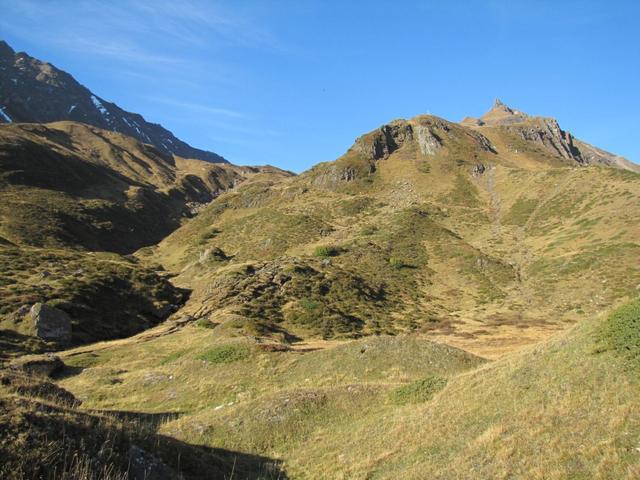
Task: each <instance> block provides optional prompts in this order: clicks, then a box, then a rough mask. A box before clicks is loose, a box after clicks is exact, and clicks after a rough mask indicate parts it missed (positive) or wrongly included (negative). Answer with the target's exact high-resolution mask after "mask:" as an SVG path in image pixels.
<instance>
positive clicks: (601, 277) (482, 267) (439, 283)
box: [147, 116, 640, 356]
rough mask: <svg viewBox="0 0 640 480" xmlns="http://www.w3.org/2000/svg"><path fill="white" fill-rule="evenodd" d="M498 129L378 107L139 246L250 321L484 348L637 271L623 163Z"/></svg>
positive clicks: (565, 316) (304, 332)
mask: <svg viewBox="0 0 640 480" xmlns="http://www.w3.org/2000/svg"><path fill="white" fill-rule="evenodd" d="M487 128H491V131H488V130H487ZM483 132H484V133H487V135H486V136H485V135H484V133H483ZM512 140H513V133H512V132H510V131H508V130H503V129H501V128H499V127H482V128H475V127H474V128H470V127H464V126H461V125H458V124H453V123H450V122H447V121H445V120H442V119H439V118H437V117H430V116H421V117H416V118H415V119H412V120H409V121H404V120H399V121H395V122H392V123H390V124H389V125H385V126H383V127H381V128H380V129H378V130H376V131H374V132H371V133H369V134H367V135H364V136H363V137H361V138H359V139H358V140H357V141H356V143H355V144H354V146H353V147H352V148H351V149H350V150H349V151H348V152H347V153H346V154H345V155H344V156H343V157H341V158H340V159H338V160H336V161H335V162H330V163H326V164H320V165H318V166H316V167H314V168H312V169H311V170H309V171H308V172H305V173H303V174H302V175H300V176H298V177H295V178H288V179H284V180H283V179H282V178H275V179H274V178H269V177H264V176H263V177H262V178H260V179H258V178H257V177H256V178H255V179H254V181H253V182H251V183H247V184H245V185H243V186H241V187H240V188H239V189H237V190H234V191H233V192H229V193H227V194H225V195H223V196H221V197H220V198H218V199H216V200H215V201H214V202H212V203H211V204H210V205H209V206H208V207H207V208H206V209H204V210H203V211H202V213H201V214H200V215H199V216H198V217H197V218H195V219H194V220H192V221H190V222H189V223H187V224H186V225H184V226H183V227H182V228H181V229H179V230H177V231H176V232H175V233H174V234H172V235H170V236H169V237H168V238H166V239H165V240H163V241H162V242H161V243H160V245H159V246H158V248H156V249H155V250H154V251H153V252H147V254H148V255H150V256H152V255H156V256H155V257H154V258H156V259H158V261H160V262H161V263H163V264H164V265H165V266H166V267H167V268H168V269H171V270H175V271H179V272H181V275H180V276H179V277H178V278H177V279H176V281H177V282H178V283H179V284H180V285H182V286H185V287H189V288H193V289H194V294H193V296H192V299H191V301H190V303H189V304H188V305H187V307H186V310H185V311H186V312H188V313H190V314H192V315H194V316H196V317H203V318H204V317H206V318H211V319H212V320H213V321H215V322H222V323H225V322H227V321H228V320H229V319H232V323H233V325H235V326H236V327H239V328H240V329H244V330H245V331H248V332H251V333H252V334H258V335H262V334H269V333H274V332H276V333H277V332H279V333H280V334H284V335H285V336H286V335H290V336H296V335H297V336H302V337H305V336H309V335H311V336H324V337H325V338H333V337H341V336H347V337H348V336H353V335H360V334H368V333H375V332H383V333H384V332H386V333H397V332H408V331H419V332H429V333H430V334H431V335H434V336H435V337H436V338H441V339H446V341H447V342H450V343H452V344H454V345H458V346H462V347H463V348H471V349H472V350H473V351H476V352H478V353H481V354H483V355H490V356H492V355H493V356H495V355H500V354H501V353H503V352H504V351H508V350H509V349H512V348H514V347H517V346H520V345H523V344H527V343H531V342H534V341H536V340H538V339H540V338H542V337H545V336H547V335H548V334H549V333H550V332H551V331H554V330H557V329H560V328H564V327H563V325H564V324H565V323H566V322H575V321H577V320H579V319H581V318H584V316H585V315H589V314H593V313H595V312H598V311H600V310H601V309H603V308H606V307H607V306H609V305H611V304H612V303H614V302H616V301H618V300H620V299H624V298H629V296H630V295H633V294H634V293H635V292H636V291H637V290H636V288H637V285H639V284H640V261H639V260H640V246H638V244H637V243H636V242H637V238H638V235H639V234H640V211H639V210H638V208H637V205H639V204H640V175H638V174H636V173H633V172H631V171H628V170H623V169H619V168H614V167H609V166H600V165H591V166H585V165H583V164H580V163H578V162H577V161H575V160H572V159H567V158H564V157H562V156H561V155H559V154H554V153H553V152H554V150H552V149H550V147H549V148H548V147H547V146H545V145H544V144H538V143H536V142H534V141H524V140H522V141H521V142H520V144H519V145H518V149H517V153H515V151H514V150H512V149H510V148H507V145H510V142H511V141H512Z"/></svg>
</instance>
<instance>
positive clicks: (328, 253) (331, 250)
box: [313, 245, 340, 258]
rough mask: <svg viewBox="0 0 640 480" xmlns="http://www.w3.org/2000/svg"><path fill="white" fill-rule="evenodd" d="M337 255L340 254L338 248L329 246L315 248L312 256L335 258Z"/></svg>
mask: <svg viewBox="0 0 640 480" xmlns="http://www.w3.org/2000/svg"><path fill="white" fill-rule="evenodd" d="M338 253H340V251H339V249H338V248H336V247H334V246H331V245H323V246H319V247H316V248H315V250H314V251H313V256H314V257H321V258H327V257H335V256H336V255H338Z"/></svg>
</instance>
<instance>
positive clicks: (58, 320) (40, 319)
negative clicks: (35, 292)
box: [30, 303, 71, 344]
mask: <svg viewBox="0 0 640 480" xmlns="http://www.w3.org/2000/svg"><path fill="white" fill-rule="evenodd" d="M30 315H31V319H32V320H33V323H34V326H35V328H36V335H37V336H38V337H40V338H42V339H43V340H51V341H54V342H58V343H63V344H64V343H69V342H71V317H69V314H67V312H65V311H63V310H60V309H58V308H55V307H51V306H49V305H47V304H45V303H36V304H34V305H33V306H32V307H31V310H30Z"/></svg>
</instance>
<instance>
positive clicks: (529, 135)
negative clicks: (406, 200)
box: [460, 98, 640, 172]
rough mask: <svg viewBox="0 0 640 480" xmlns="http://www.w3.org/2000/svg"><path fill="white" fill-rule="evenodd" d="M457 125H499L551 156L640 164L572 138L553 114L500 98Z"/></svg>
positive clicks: (623, 165)
mask: <svg viewBox="0 0 640 480" xmlns="http://www.w3.org/2000/svg"><path fill="white" fill-rule="evenodd" d="M460 125H462V126H465V127H471V128H473V129H477V131H480V132H481V131H483V128H486V127H492V128H498V129H500V130H501V131H502V132H503V133H506V134H508V135H510V136H512V137H513V138H514V139H517V140H518V141H523V140H524V141H526V142H530V143H533V144H537V145H539V146H540V147H542V148H543V149H544V150H545V151H546V152H548V154H550V155H551V156H553V157H557V158H561V159H563V160H565V161H569V162H575V163H576V164H578V165H606V166H612V167H616V168H622V169H625V170H631V171H635V172H640V166H638V165H636V164H634V163H632V162H630V161H629V160H627V159H625V158H623V157H620V156H618V155H614V154H612V153H609V152H607V151H604V150H602V149H599V148H596V147H593V146H592V145H589V144H588V143H586V142H583V141H581V140H579V139H577V138H575V137H574V136H573V135H572V134H571V133H570V132H568V131H565V130H563V129H562V128H561V127H560V124H559V123H558V121H557V120H556V119H555V118H552V117H539V116H532V115H528V114H526V113H524V112H522V111H520V110H516V109H515V108H511V107H510V106H508V105H506V104H505V103H504V102H502V101H501V100H500V99H499V98H496V100H495V102H494V103H493V106H492V107H491V109H490V110H489V111H488V112H487V113H485V114H484V115H482V116H481V117H480V118H474V117H465V118H464V119H463V120H462V121H461V122H460ZM477 127H480V128H477ZM513 148H514V151H515V147H513Z"/></svg>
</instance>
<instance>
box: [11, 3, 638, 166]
mask: <svg viewBox="0 0 640 480" xmlns="http://www.w3.org/2000/svg"><path fill="white" fill-rule="evenodd" d="M0 12H1V13H2V14H1V15H0V38H4V39H6V40H7V41H8V42H9V43H10V44H11V45H12V46H13V47H14V48H15V49H16V50H24V51H27V52H28V53H30V54H31V55H33V56H36V57H38V58H41V59H43V60H47V61H49V62H51V63H53V64H55V65H56V66H58V67H59V68H62V69H64V70H66V71H68V72H70V73H72V74H73V75H74V76H75V77H76V78H77V79H78V80H79V81H80V82H81V83H84V84H85V85H86V86H88V87H89V88H90V89H91V90H93V91H94V92H95V93H96V94H98V95H100V96H101V97H103V98H105V99H106V100H109V101H113V102H116V103H117V104H118V105H120V106H121V107H123V108H125V109H127V110H131V111H135V112H139V113H141V114H143V115H144V116H145V118H146V119H147V120H149V121H153V122H158V123H161V124H162V125H164V126H165V127H167V128H168V129H170V130H171V131H173V132H174V133H175V134H176V135H177V136H178V137H180V138H182V139H184V140H186V141H187V142H189V143H191V144H192V145H194V146H196V147H200V148H205V149H209V150H212V151H215V152H217V153H220V154H222V155H224V156H225V157H226V158H228V159H229V160H231V161H232V162H234V163H238V164H264V163H271V164H274V165H277V166H280V167H283V168H287V169H291V170H294V171H302V170H304V169H306V168H309V167H310V166H311V165H313V164H315V163H317V162H320V161H326V160H333V159H335V158H337V157H338V156H339V155H341V154H342V153H344V151H346V149H347V148H348V147H349V146H350V145H351V144H352V143H353V140H354V139H355V138H356V137H357V136H359V135H360V134H362V133H365V132H367V131H369V130H372V129H374V128H376V127H377V126H379V125H381V124H383V123H385V122H388V121H389V120H392V119H394V118H408V117H411V116H414V115H417V114H420V113H432V114H435V115H439V116H441V117H444V118H447V119H449V120H454V121H458V120H460V119H462V118H463V117H464V116H466V115H472V116H479V115H481V114H482V113H483V112H484V111H485V110H487V109H488V108H489V107H490V106H491V104H492V102H493V100H494V99H495V98H496V97H499V98H501V99H502V100H503V101H504V102H505V103H507V104H509V105H511V106H513V107H514V108H518V109H520V110H523V111H526V112H528V113H531V114H539V115H545V116H554V117H556V118H558V120H559V121H560V124H561V126H562V127H563V128H564V129H566V130H569V131H570V132H572V133H573V134H574V135H576V136H577V137H579V138H582V139H583V140H586V141H588V142H590V143H593V144H595V145H597V146H600V147H602V148H605V149H607V150H610V151H613V152H615V153H618V154H621V155H623V156H626V157H627V158H629V159H631V160H633V161H635V162H640V142H639V141H638V139H639V138H640V133H639V130H640V93H639V85H640V28H638V22H639V21H640V2H637V1H615V0H614V1H612V0H609V1H601V2H596V1H573V0H561V1H560V0H555V1H536V0H529V1H517V0H512V1H509V0H502V1H500V0H493V1H491V0H475V1H474V0H469V1H450V2H443V1H409V0H407V1H404V2H389V1H386V2H382V1H367V2H365V1H346V0H343V1H304V0H298V1H293V0H292V1H272V2H267V1H242V0H230V1H222V2H214V1H198V0H186V1H175V2H171V1H167V0H137V1H129V2H127V1H118V0H112V1H109V2H106V1H83V0H70V1H62V0H59V1H57V0H42V1H34V0H20V1H18V0H0Z"/></svg>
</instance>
